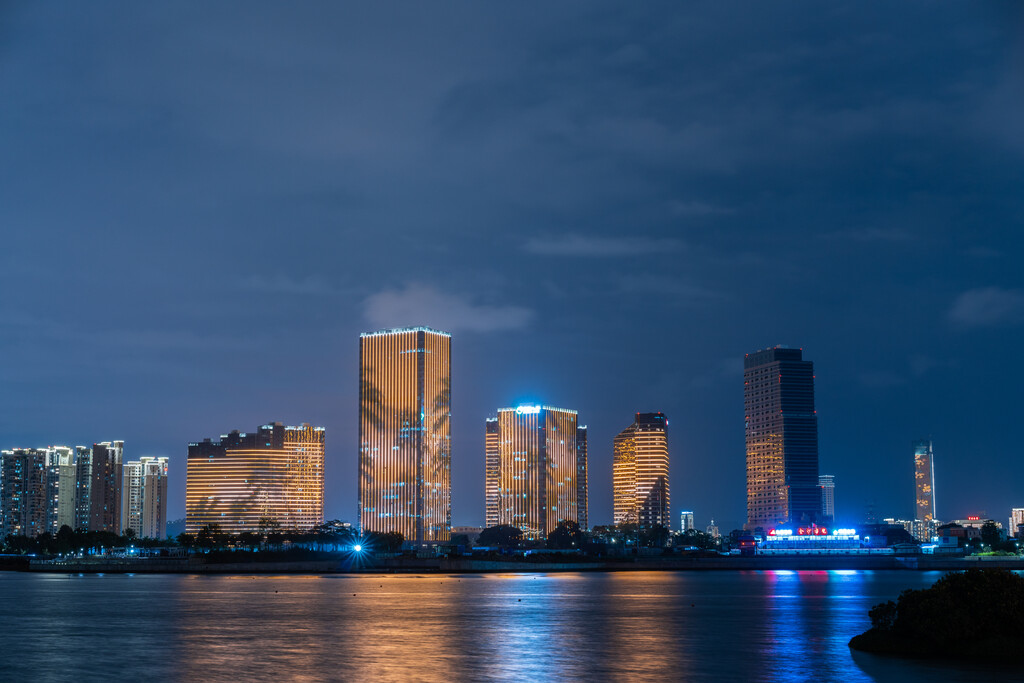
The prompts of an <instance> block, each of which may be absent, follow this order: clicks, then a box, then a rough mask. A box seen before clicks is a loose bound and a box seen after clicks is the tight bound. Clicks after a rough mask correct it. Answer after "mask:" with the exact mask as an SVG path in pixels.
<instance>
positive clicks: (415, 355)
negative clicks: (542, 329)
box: [359, 327, 452, 543]
mask: <svg viewBox="0 0 1024 683" xmlns="http://www.w3.org/2000/svg"><path fill="white" fill-rule="evenodd" d="M450 419H451V335H449V334H447V333H445V332H438V331H436V330H431V329H428V328H425V327H412V328H403V329H396V330H382V331H380V332H373V333H370V334H363V335H360V338H359V529H360V531H361V532H390V531H397V532H399V533H401V534H402V535H403V536H404V537H405V539H406V540H407V541H412V542H415V543H436V542H441V541H447V540H449V539H450V537H451V528H452V505H451V495H452V484H451V423H450Z"/></svg>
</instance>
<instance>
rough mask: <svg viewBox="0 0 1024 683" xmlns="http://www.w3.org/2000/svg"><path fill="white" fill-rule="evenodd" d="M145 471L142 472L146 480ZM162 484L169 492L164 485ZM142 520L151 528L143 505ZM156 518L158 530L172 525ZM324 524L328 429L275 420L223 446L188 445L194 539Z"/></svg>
mask: <svg viewBox="0 0 1024 683" xmlns="http://www.w3.org/2000/svg"><path fill="white" fill-rule="evenodd" d="M158 466H159V465H156V466H154V469H155V467H158ZM145 471H146V470H145V468H143V476H144V475H145ZM165 473H166V470H165ZM154 481H157V482H159V480H154ZM159 485H161V486H166V484H165V483H163V482H159ZM164 491H166V489H164ZM143 495H144V494H143ZM150 500H153V499H152V498H151V499H150ZM160 502H161V504H162V503H163V501H160ZM164 510H166V508H164ZM142 516H143V522H144V521H145V506H144V501H143V515H142ZM151 519H154V518H153V517H151ZM156 519H157V521H155V522H154V524H155V525H157V526H156V527H153V528H152V530H153V531H158V527H159V525H164V526H166V520H165V519H164V520H161V519H160V518H159V517H157V518H156ZM323 519H324V428H323V427H311V426H310V425H308V424H303V425H302V426H300V427H286V426H284V425H283V424H281V423H280V422H273V423H268V424H264V425H262V426H260V427H259V428H258V429H257V430H256V431H255V432H249V433H244V432H243V433H240V432H238V431H233V432H231V433H230V434H225V435H223V436H221V437H220V439H219V440H218V441H211V440H210V439H206V440H204V441H201V442H196V443H190V444H189V445H188V461H187V463H186V472H185V531H186V532H187V533H190V534H194V533H198V531H199V530H200V529H201V528H203V527H204V526H206V525H208V524H218V525H220V529H221V531H224V532H226V533H231V534H238V533H242V532H245V531H254V532H258V531H260V530H261V529H264V528H266V527H267V526H269V525H276V526H278V527H280V528H282V529H297V530H305V529H311V528H312V527H314V526H316V525H317V524H320V523H321V522H323ZM160 533H162V532H160Z"/></svg>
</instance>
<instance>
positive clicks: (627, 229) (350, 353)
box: [0, 1, 1024, 531]
mask: <svg viewBox="0 0 1024 683" xmlns="http://www.w3.org/2000/svg"><path fill="white" fill-rule="evenodd" d="M243 8H244V9H243ZM1000 8H1003V9H1000ZM1022 29H1024V15H1022V13H1021V12H1020V11H1019V10H1017V9H1015V8H1014V7H1013V5H1012V4H1010V3H1006V4H1004V5H1001V4H998V3H955V4H951V3H938V4H937V3H924V2H921V3H916V2H906V3H888V2H881V3H864V2H830V3H820V2H790V3H784V4H781V5H780V4H773V3H762V2H754V1H751V2H744V3H727V4H724V5H722V4H719V3H712V2H707V3H699V4H694V5H690V4H685V5H681V4H678V3H665V4H658V3H641V4H639V5H636V6H630V7H625V6H621V5H620V4H618V3H601V2H586V3H558V4H556V5H543V6H541V5H534V6H532V7H527V8H525V9H523V8H519V7H514V6H512V5H509V4H503V5H496V4H494V3H465V4H454V3H443V4H433V3H431V4H422V3H407V4H403V5H397V4H389V3H372V6H371V3H358V4H357V3H351V4H350V5H349V6H347V7H344V8H341V7H337V6H336V3H324V4H322V5H320V4H316V3H301V4H300V5H297V6H296V5H288V6H285V5H271V6H266V7H260V6H259V5H255V4H251V3H246V4H245V5H244V6H243V5H238V6H237V7H235V8H227V7H214V8H211V7H207V6H206V4H205V3H196V4H192V5H189V4H186V3H175V4H174V5H173V6H153V5H151V4H150V3H132V2H126V3H123V4H107V3H67V4H61V3H45V4H40V3H32V4H30V3H13V2H5V3H3V4H0V230H2V242H0V359H2V360H0V387H2V391H0V447H2V448H12V447H36V446H44V445H48V444H55V443H61V444H72V445H73V444H89V443H92V442H94V441H103V440H109V439H124V440H125V442H126V451H125V454H126V457H130V458H137V457H138V456H141V455H166V456H169V457H170V458H171V477H172V479H171V500H170V503H169V505H168V514H169V517H170V518H171V519H175V518H178V517H181V516H183V515H184V477H185V453H186V446H187V443H188V442H189V441H193V440H200V439H203V438H205V437H217V436H218V435H220V434H222V433H226V432H227V431H229V430H231V429H241V430H243V431H245V430H252V429H254V428H255V427H256V426H257V425H259V424H261V423H263V422H266V421H271V420H280V421H283V422H286V423H290V424H294V423H298V422H303V421H308V422H312V423H314V424H316V425H322V426H324V427H326V428H327V505H326V514H327V516H328V518H342V519H347V520H350V521H353V522H354V521H355V519H356V480H355V477H356V471H357V470H356V458H357V443H356V441H357V436H356V428H357V410H358V407H357V373H358V336H359V333H360V332H363V331H371V330H375V329H379V328H382V327H389V326H396V325H429V326H432V327H435V328H439V329H442V330H446V331H449V332H451V333H452V361H453V379H452V382H453V410H452V424H453V436H452V440H453V455H452V462H453V470H454V471H453V477H452V480H453V501H454V502H453V521H454V523H455V524H458V525H462V524H471V525H479V524H482V522H483V512H484V510H483V507H484V496H483V481H484V467H483V462H484V453H483V444H484V419H485V418H486V417H488V416H489V415H490V414H493V412H494V411H495V410H497V409H498V408H501V407H505V406H509V405H515V404H517V403H518V402H523V401H537V402H544V403H548V404H551V405H555V406H559V407H565V408H573V409H576V410H578V411H579V414H580V421H581V422H582V423H586V424H588V425H589V427H590V471H591V489H590V490H591V497H590V505H591V522H592V523H593V524H600V523H609V522H610V521H611V459H612V455H611V454H612V437H613V436H614V435H615V434H616V433H617V432H618V431H620V430H621V429H623V428H625V427H626V426H628V425H629V424H630V423H631V421H632V419H633V413H634V412H636V411H663V412H665V413H666V414H667V415H668V417H669V419H670V421H671V427H670V449H671V455H672V481H671V486H672V491H671V494H672V511H673V520H674V522H673V525H675V524H676V523H677V520H678V511H679V510H681V509H684V508H689V509H693V510H695V512H696V521H697V524H698V525H700V526H704V525H706V524H707V523H708V521H709V519H710V518H711V517H712V516H713V517H714V518H715V519H716V521H717V522H718V523H719V525H720V526H721V527H722V529H723V531H725V530H728V529H732V528H735V527H737V526H740V525H741V524H742V523H743V521H744V518H745V509H746V508H745V505H746V500H745V479H744V457H745V456H744V435H743V378H742V358H743V354H744V353H746V352H750V351H754V350H756V349H759V348H764V347H766V346H770V345H775V344H786V345H789V346H793V347H802V348H803V349H804V353H805V357H806V358H809V359H810V360H813V361H814V363H815V370H816V375H817V380H816V381H817V385H816V391H817V393H816V400H817V409H818V417H819V432H820V453H821V457H820V462H821V472H822V473H830V474H834V475H835V476H836V504H837V513H838V516H839V517H840V519H842V520H848V521H851V522H856V521H861V519H862V518H863V517H864V514H865V509H866V506H867V504H868V503H869V502H871V501H873V503H874V508H875V513H876V515H877V516H878V517H884V516H890V515H892V516H897V517H900V516H902V517H909V516H912V514H913V502H914V497H913V493H914V492H913V474H912V472H913V458H912V449H911V441H912V440H914V439H917V438H921V437H927V436H929V435H930V436H931V437H932V438H933V439H934V442H935V460H936V478H937V488H936V492H937V493H936V499H937V505H938V516H939V518H940V519H951V518H956V517H961V516H964V515H966V514H968V513H972V514H973V513H979V512H982V511H985V512H987V513H988V514H989V515H990V516H993V517H995V518H996V519H998V520H1001V521H1003V522H1004V523H1005V520H1006V517H1007V515H1008V514H1009V508H1010V507H1011V506H1024V490H1022V482H1024V458H1022V453H1021V445H1020V443H1021V441H1020V437H1019V433H1018V432H1019V427H1020V425H1021V422H1022V420H1021V410H1022V404H1021V386H1022V385H1024V363H1022V362H1021V358H1022V356H1021V353H1022V345H1021V343H1020V342H1021V340H1022V335H1021V332H1022V330H1024V276H1022V273H1021V268H1020V258H1021V256H1022V254H1024V229H1022V225H1024V192H1022V190H1024V123H1022V122H1024V42H1022V41H1024V30H1022Z"/></svg>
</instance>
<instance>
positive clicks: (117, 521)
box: [87, 441, 124, 535]
mask: <svg viewBox="0 0 1024 683" xmlns="http://www.w3.org/2000/svg"><path fill="white" fill-rule="evenodd" d="M123 458H124V441H104V442H102V443H94V444H93V445H92V458H91V461H90V472H89V479H90V483H89V522H88V527H87V528H88V530H89V531H109V532H111V533H114V534H118V535H120V534H121V479H122V476H123V475H122V467H123Z"/></svg>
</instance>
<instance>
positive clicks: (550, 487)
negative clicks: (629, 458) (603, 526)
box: [486, 406, 586, 539]
mask: <svg viewBox="0 0 1024 683" xmlns="http://www.w3.org/2000/svg"><path fill="white" fill-rule="evenodd" d="M492 435H493V436H492ZM579 437H580V430H579V429H578V428H577V424H576V411H575V410H563V409H561V408H552V407H550V406H519V407H518V408H503V409H502V410H499V411H498V417H497V418H493V419H491V420H488V421H487V444H488V451H487V461H488V467H487V485H486V491H487V512H488V526H494V525H495V524H508V525H511V526H514V527H518V528H519V529H522V531H523V536H525V537H526V538H529V539H543V538H545V537H547V535H548V534H549V533H551V531H553V530H554V528H555V527H556V526H557V525H558V523H559V522H561V521H563V520H571V521H575V522H579V519H578V516H579V514H580V507H579V504H578V499H577V497H578V494H579V488H578V487H577V480H576V477H577V472H578V471H579V467H580V464H579V459H580V458H581V457H582V458H583V459H584V460H585V459H586V449H585V448H584V449H583V450H582V452H581V450H580V448H579V446H578V442H577V439H578V438H579ZM584 468H585V465H584ZM492 521H493V522H494V524H491V523H490V522H492Z"/></svg>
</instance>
